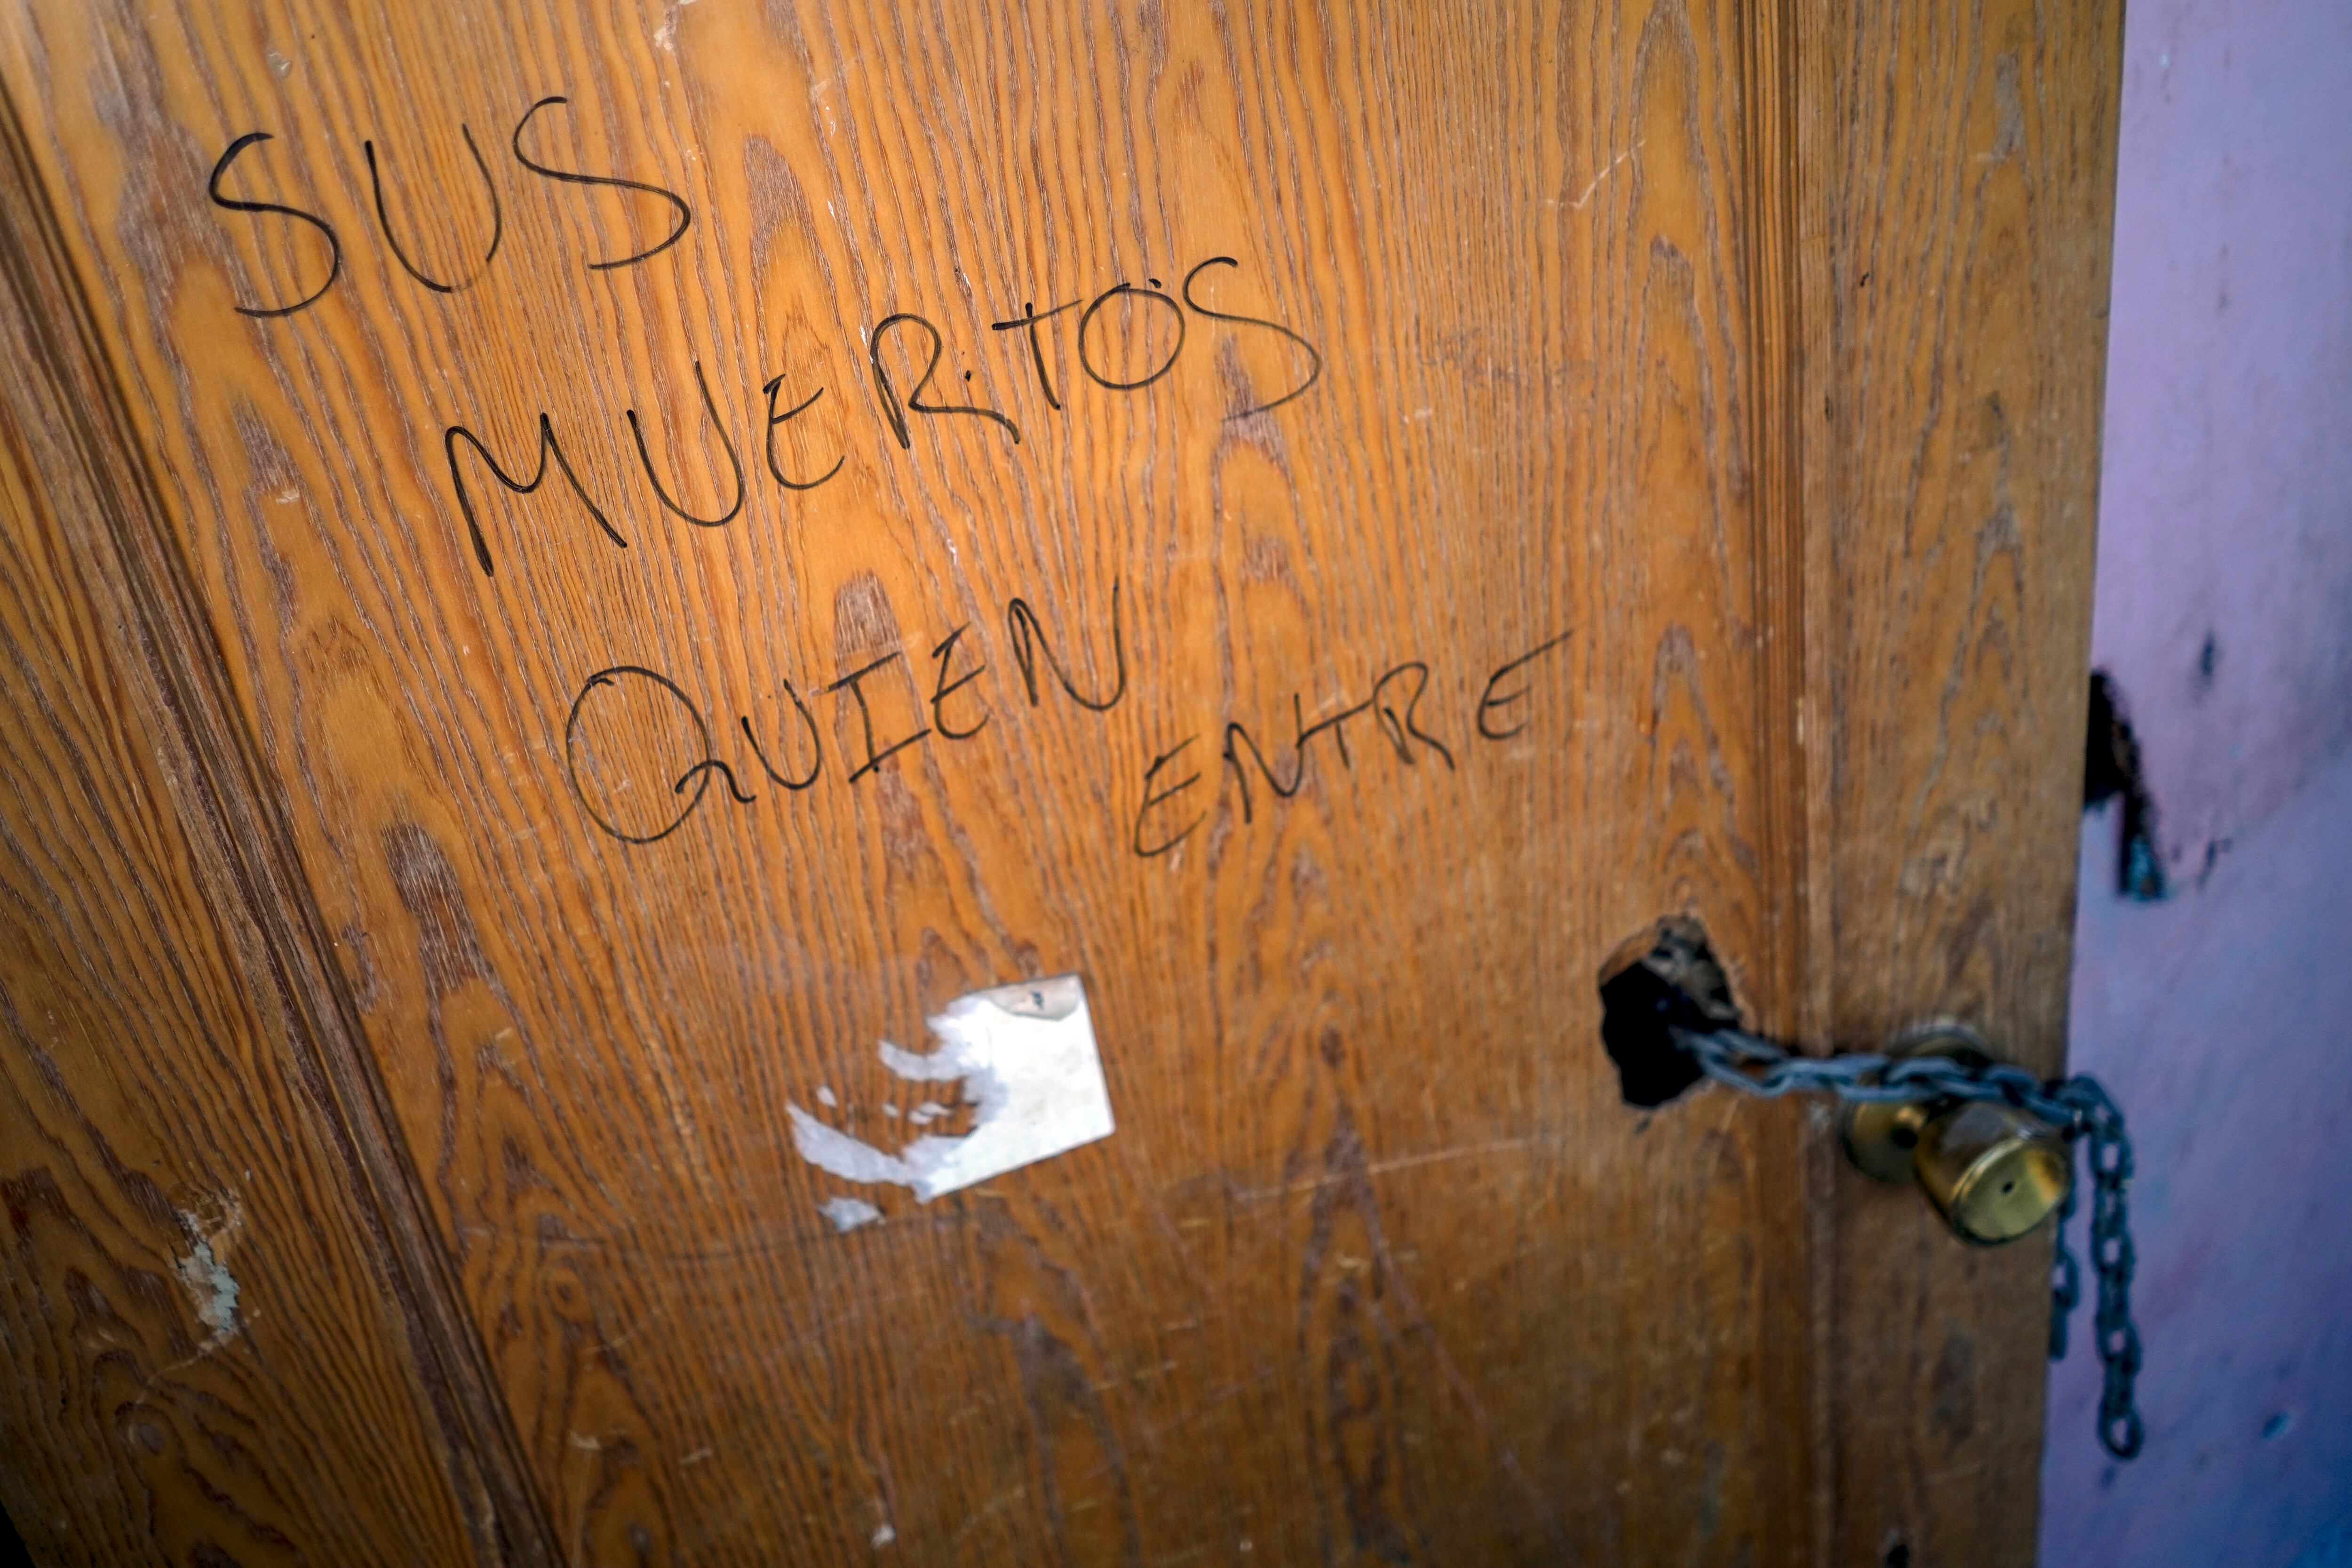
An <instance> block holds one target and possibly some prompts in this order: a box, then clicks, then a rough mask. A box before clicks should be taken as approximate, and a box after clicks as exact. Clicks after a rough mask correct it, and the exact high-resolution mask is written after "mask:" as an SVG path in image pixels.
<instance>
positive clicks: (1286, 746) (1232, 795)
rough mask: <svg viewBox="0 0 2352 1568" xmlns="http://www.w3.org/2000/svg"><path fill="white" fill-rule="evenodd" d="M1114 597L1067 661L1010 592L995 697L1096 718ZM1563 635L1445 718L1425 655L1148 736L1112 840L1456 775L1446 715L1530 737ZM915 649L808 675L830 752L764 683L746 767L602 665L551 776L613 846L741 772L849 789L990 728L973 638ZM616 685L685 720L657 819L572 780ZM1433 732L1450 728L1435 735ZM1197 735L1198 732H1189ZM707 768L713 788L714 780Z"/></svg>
mask: <svg viewBox="0 0 2352 1568" xmlns="http://www.w3.org/2000/svg"><path fill="white" fill-rule="evenodd" d="M1118 606H1119V589H1118V584H1116V583H1114V584H1112V592H1111V609H1110V616H1109V621H1110V625H1109V634H1108V650H1107V651H1106V650H1105V649H1104V647H1102V643H1103V640H1104V639H1102V638H1101V637H1099V636H1097V637H1093V638H1088V637H1083V636H1066V637H1064V638H1063V639H1062V640H1063V642H1064V643H1066V644H1067V645H1068V646H1070V647H1072V648H1074V649H1075V648H1081V647H1082V648H1083V650H1084V651H1083V652H1081V653H1078V654H1077V655H1076V659H1077V660H1078V661H1082V662H1083V663H1085V664H1086V665H1087V669H1085V670H1082V671H1074V670H1072V669H1071V668H1068V667H1067V666H1066V665H1065V663H1064V661H1063V660H1062V658H1060V657H1058V656H1057V655H1056V654H1055V651H1054V650H1055V643H1054V642H1053V641H1052V640H1050V639H1049V637H1048V636H1047V633H1046V630H1045V622H1044V620H1043V619H1042V618H1041V617H1040V616H1038V615H1037V613H1036V611H1035V610H1034V609H1033V608H1032V607H1031V606H1030V605H1029V604H1028V602H1027V601H1026V600H1024V599H1020V598H1015V599H1012V600H1009V601H1008V602H1007V603H1006V605H1005V611H1004V616H1003V637H1004V644H1005V646H1008V647H1010V648H1011V649H1012V650H1013V669H1012V671H1011V674H1010V677H1009V679H1010V681H1011V686H1010V689H1009V691H1008V690H1004V689H1003V684H1004V682H1005V680H1006V679H1007V677H1006V676H1003V675H1000V676H999V677H998V685H999V688H1000V693H999V694H1000V696H1001V697H1005V696H1009V697H1011V698H1013V700H1014V706H1015V710H1016V712H1017V711H1018V710H1019V708H1021V707H1024V706H1025V707H1028V708H1035V707H1038V706H1040V705H1042V704H1044V703H1045V702H1047V701H1049V700H1051V701H1060V702H1067V703H1068V704H1069V705H1070V707H1071V708H1073V709H1075V710H1076V711H1078V712H1080V713H1083V714H1089V715H1094V716H1097V717H1107V716H1108V715H1109V714H1111V713H1112V712H1113V711H1114V710H1117V709H1118V708H1120V707H1121V705H1122V704H1123V703H1124V702H1125V700H1126V699H1127V697H1128V695H1129V680H1128V669H1129V667H1128V662H1127V647H1126V636H1125V631H1124V627H1123V626H1122V624H1121V620H1120V612H1119V607H1118ZM1569 638H1570V634H1568V633H1565V632H1563V633H1560V634H1559V635H1557V636H1554V637H1549V638H1546V639H1545V640H1544V641H1542V642H1540V643H1538V644H1536V645H1535V646H1533V647H1529V648H1528V649H1527V650H1526V651H1525V652H1522V653H1519V654H1517V655H1515V656H1513V657H1511V658H1506V659H1504V660H1502V661H1500V662H1499V663H1496V664H1494V665H1491V666H1488V667H1486V671H1487V673H1486V677H1485V679H1484V680H1483V682H1481V683H1480V684H1479V686H1478V687H1477V689H1476V695H1475V698H1473V699H1471V700H1470V701H1469V706H1468V709H1467V710H1466V712H1465V711H1462V710H1455V712H1456V717H1455V719H1454V721H1453V722H1452V724H1449V723H1448V722H1446V721H1445V720H1444V716H1443V715H1442V714H1441V713H1439V712H1437V711H1435V710H1437V709H1439V708H1440V707H1442V706H1444V700H1443V699H1442V698H1441V695H1440V692H1439V686H1440V682H1439V679H1438V673H1437V668H1436V667H1435V666H1434V665H1433V663H1432V662H1431V661H1429V660H1427V659H1419V658H1412V659H1403V660H1400V661H1398V662H1396V663H1393V664H1391V665H1388V666H1387V667H1385V668H1381V670H1380V672H1379V673H1378V674H1376V675H1373V676H1371V677H1370V679H1369V680H1368V681H1367V682H1366V683H1365V684H1364V685H1363V686H1361V687H1359V688H1358V690H1359V691H1360V693H1361V694H1362V695H1361V696H1360V697H1359V698H1357V699H1355V700H1348V701H1343V702H1342V703H1341V704H1340V705H1339V707H1338V708H1336V709H1333V710H1329V711H1327V712H1324V713H1321V714H1318V715H1317V716H1315V717H1314V718H1313V719H1311V720H1310V719H1309V717H1308V715H1307V708H1306V701H1305V699H1304V697H1303V696H1302V695H1300V694H1299V693H1297V692H1293V693H1292V695H1291V698H1290V701H1289V705H1288V706H1289V713H1288V715H1287V719H1288V722H1287V725H1286V727H1284V728H1283V729H1269V728H1268V727H1266V726H1265V725H1263V724H1260V725H1258V726H1257V727H1256V728H1255V729H1254V728H1253V727H1252V726H1251V725H1250V724H1249V723H1247V722H1244V721H1243V720H1241V719H1239V718H1234V717H1231V716H1228V717H1226V718H1224V719H1223V720H1221V721H1219V722H1218V723H1216V724H1214V725H1213V726H1210V727H1209V728H1208V729H1206V730H1203V731H1194V732H1193V733H1192V734H1188V735H1185V736H1183V737H1182V738H1181V739H1180V740H1178V741H1176V742H1174V743H1173V744H1171V745H1168V746H1165V747H1163V748H1158V749H1156V750H1155V752H1154V754H1153V755H1152V757H1151V760H1150V763H1148V764H1147V765H1146V766H1145V767H1144V769H1143V771H1142V774H1141V776H1140V779H1139V788H1138V790H1137V792H1136V805H1135V808H1134V811H1133V814H1132V816H1129V817H1127V818H1126V819H1125V821H1124V824H1123V827H1122V836H1123V837H1124V840H1125V843H1126V846H1127V847H1128V848H1129V850H1130V851H1131V852H1132V853H1133V854H1134V855H1135V856H1136V857H1137V858H1139V859H1144V860H1156V859H1159V858H1162V857H1164V856H1167V855H1169V854H1171V852H1172V851H1174V850H1175V849H1176V848H1177V847H1178V846H1180V845H1181V844H1183V843H1184V842H1186V841H1187V840H1188V839H1190V838H1191V837H1192V836H1193V835H1194V834H1195V833H1197V832H1198V831H1199V830H1200V829H1201V828H1202V826H1205V825H1206V824H1207V823H1208V822H1209V821H1210V820H1211V819H1212V817H1213V815H1214V814H1215V813H1216V812H1217V811H1219V810H1221V809H1223V810H1229V811H1230V812H1231V813H1232V815H1233V816H1234V818H1236V819H1237V820H1238V823H1239V825H1240V826H1250V825H1253V824H1255V823H1256V822H1257V821H1259V820H1260V819H1261V818H1262V817H1263V816H1265V814H1266V812H1268V811H1269V810H1271V809H1273V808H1274V807H1276V806H1277V805H1281V804H1283V803H1286V802H1289V801H1293V800H1296V799H1297V798H1298V797H1299V796H1300V795H1303V794H1305V793H1306V792H1307V790H1308V789H1309V788H1310V787H1311V786H1312V785H1313V784H1314V783H1315V779H1316V776H1317V774H1316V769H1317V768H1318V766H1321V767H1328V766H1329V765H1330V763H1333V762H1336V763H1337V764H1338V766H1339V768H1340V769H1341V770H1343V771H1346V772H1349V773H1353V772H1355V771H1356V770H1357V769H1358V767H1359V765H1360V764H1363V765H1365V766H1368V767H1369V766H1370V765H1372V764H1374V763H1379V764H1381V768H1382V769H1384V770H1386V771H1385V773H1384V774H1383V775H1382V782H1384V783H1391V784H1392V783H1395V782H1398V781H1402V779H1403V778H1404V777H1406V776H1407V774H1408V772H1409V771H1410V770H1413V769H1418V768H1421V767H1422V766H1423V764H1425V763H1426V764H1434V765H1435V766H1436V767H1437V769H1438V770H1439V771H1440V776H1444V775H1451V774H1454V773H1459V772H1460V770H1461V769H1462V767H1463V766H1464V765H1465V753H1463V752H1461V751H1460V750H1459V749H1458V747H1459V746H1460V745H1462V744H1464V743H1467V742H1464V741H1462V740H1461V739H1460V737H1459V734H1458V731H1454V726H1455V725H1458V726H1460V728H1461V729H1464V730H1466V731H1468V732H1469V734H1471V735H1473V736H1475V737H1476V738H1477V740H1479V741H1483V742H1486V743H1487V744H1488V745H1490V746H1496V745H1502V744H1504V743H1507V742H1511V741H1513V740H1515V739H1517V737H1519V736H1521V735H1523V734H1526V733H1528V731H1530V730H1531V729H1532V728H1533V727H1534V726H1535V725H1536V724H1537V722H1538V717H1539V716H1541V715H1544V714H1547V713H1549V715H1551V716H1552V717H1553V718H1554V719H1555V720H1556V719H1557V717H1558V716H1559V713H1560V712H1561V711H1562V709H1561V701H1562V696H1561V691H1560V687H1561V684H1562V683H1561V682H1560V681H1559V680H1558V679H1546V678H1544V670H1545V668H1546V664H1547V660H1548V659H1549V658H1550V657H1551V656H1554V655H1557V654H1558V653H1559V652H1560V650H1561V649H1563V648H1564V647H1566V646H1567V645H1568V642H1569ZM1024 649H1025V650H1026V651H1024ZM929 657H930V658H931V659H932V660H933V661H934V662H935V664H936V666H937V668H936V671H935V672H934V674H933V676H932V677H931V679H929V689H928V690H926V689H925V687H924V685H923V684H922V683H921V682H919V680H918V679H917V676H916V672H915V671H914V670H913V669H912V668H910V663H911V658H912V656H911V655H910V653H909V650H908V648H906V647H891V648H887V649H883V650H879V651H877V652H876V653H874V654H873V655H872V656H871V657H868V658H864V659H863V660H861V661H860V662H858V663H857V664H856V665H855V667H853V668H845V669H843V670H841V671H839V672H838V673H837V674H835V676H834V677H833V678H832V679H828V680H826V681H824V683H823V684H821V685H819V686H817V687H815V688H814V689H813V690H812V691H811V692H810V694H809V697H814V698H816V699H819V700H829V702H830V703H831V704H832V705H833V712H834V716H835V721H836V724H837V725H838V727H839V728H840V729H841V730H843V731H845V732H846V735H847V740H846V741H845V743H843V744H841V745H839V746H835V745H832V744H829V743H828V742H827V740H826V738H825V726H824V723H822V722H821V721H820V720H819V717H818V713H817V710H816V708H815V707H814V706H813V705H812V703H811V701H810V700H809V697H803V695H802V693H801V689H800V688H799V687H798V686H796V685H795V684H794V683H793V682H792V681H790V680H782V681H780V682H779V685H780V686H781V687H782V701H780V702H777V703H776V704H775V705H774V706H773V708H772V710H771V713H772V715H773V718H780V719H782V723H781V724H778V723H775V722H774V721H773V719H772V718H761V719H759V720H756V721H755V719H754V716H753V715H752V714H751V713H742V714H740V715H738V716H737V718H736V722H735V730H734V731H732V732H733V733H740V735H741V737H742V742H743V745H744V747H745V748H746V750H747V751H748V753H749V761H748V762H745V761H744V760H743V756H742V754H741V753H735V754H732V755H728V754H722V753H721V752H720V750H719V746H718V743H717V742H718V739H719V731H716V730H714V727H713V725H712V723H711V721H710V719H709V717H708V715H707V714H706V713H705V711H704V710H703V708H702V706H701V705H700V704H699V703H698V702H697V701H696V700H695V699H694V697H693V696H692V695H690V694H689V693H688V691H687V690H686V689H685V688H684V687H682V686H680V685H679V684H678V683H677V681H675V680H673V679H670V678H669V677H668V676H667V675H663V674H661V673H660V672H658V671H656V670H654V669H651V668H646V667H645V666H642V665H634V664H622V665H614V666H611V667H610V668H604V669H600V670H598V671H596V672H595V673H594V674H593V675H591V676H589V677H588V678H587V679H586V680H585V681H584V682H583V684H582V686H581V689H580V691H579V694H578V695H577V696H576V697H575V698H574V699H573V700H572V710H571V712H570V714H569V715H568V716H567V718H566V720H565V723H564V731H563V743H564V769H565V778H566V779H567V781H568V782H569V784H570V785H571V787H572V795H573V797H574V798H575V799H576V800H577V801H578V802H579V804H580V806H581V809H582V810H583V812H584V813H585V814H586V815H587V816H588V818H589V820H590V821H591V822H593V824H594V825H595V826H597V827H598V828H600V829H601V830H603V831H604V833H606V834H608V835H610V836H611V837H614V838H616V839H618V840H620V841H621V842H622V843H625V844H630V845H640V846H642V845H648V844H657V843H660V842H661V841H662V840H664V839H666V838H667V837H669V836H670V835H672V834H674V833H676V832H677V830H678V829H679V828H680V827H682V826H685V825H686V823H687V822H688V820H690V819H691V818H692V817H693V816H694V815H695V813H696V812H697V810H698V809H699V808H700V807H701V806H702V805H703V804H704V802H705V801H706V800H713V799H717V800H725V801H729V802H731V803H732V804H734V805H738V806H745V807H749V806H755V805H758V804H759V803H760V801H761V796H760V795H757V794H755V793H754V792H753V791H752V790H751V789H750V788H747V787H746V781H751V782H752V783H756V782H757V781H758V780H759V779H761V778H762V777H764V778H765V779H767V780H768V781H769V782H770V783H771V784H775V785H778V786H780V787H781V788H782V789H783V790H784V791H786V792H787V795H788V796H789V795H798V794H800V793H802V792H803V791H806V790H808V789H811V788H813V787H814V786H815V785H816V784H818V783H819V782H820V781H821V780H822V779H824V778H825V777H827V776H828V773H827V763H828V762H829V761H831V760H833V759H834V757H835V753H836V752H837V753H838V760H839V761H840V763H841V764H842V769H841V771H840V772H838V773H836V774H834V775H831V776H836V777H838V778H839V779H840V780H841V784H842V786H843V787H855V786H857V785H858V784H861V783H862V781H864V780H866V779H869V778H871V777H873V776H874V775H875V774H876V773H878V772H880V771H882V770H884V769H885V768H886V767H888V766H892V765H895V764H896V763H898V760H899V759H900V758H902V757H905V756H908V755H912V754H914V753H915V752H917V751H918V750H919V749H929V748H933V747H936V746H941V745H945V746H950V747H953V746H958V745H961V744H963V743H965V742H971V741H972V740H974V739H975V738H976V737H978V736H979V735H981V734H982V732H983V731H990V730H991V729H992V727H993V721H995V720H996V719H997V718H998V717H999V716H1000V710H999V709H998V707H997V705H996V703H994V702H992V701H991V700H990V699H989V696H988V694H987V686H986V684H985V678H987V677H988V676H989V675H990V674H991V672H992V671H995V670H997V669H998V668H1000V667H999V666H998V665H997V664H996V663H995V662H994V661H993V660H992V658H990V657H989V639H988V637H986V636H984V635H983V634H982V632H981V631H980V630H979V629H978V628H977V627H976V626H974V625H973V624H972V623H970V622H966V623H964V624H962V625H960V626H956V627H954V628H953V629H952V630H950V632H949V633H948V634H947V635H946V636H945V637H941V638H940V639H939V641H938V642H937V643H935V644H933V645H932V647H931V648H930V656H929ZM1106 665H1108V667H1109V668H1111V669H1112V670H1114V671H1115V672H1116V673H1115V674H1113V675H1112V676H1111V677H1110V678H1109V679H1108V680H1106V679H1104V677H1103V673H1102V672H1103V668H1104V667H1105V666H1106ZM1081 677H1083V679H1081ZM1456 689H1458V688H1456ZM1057 690H1058V693H1059V695H1058V697H1056V695H1055V693H1056V691H1057ZM632 693H635V694H637V695H639V696H641V697H642V696H651V697H653V698H655V699H656V700H658V701H660V702H661V703H662V704H663V705H665V706H670V707H674V708H676V709H677V710H678V711H679V712H681V713H683V714H684V715H685V716H686V719H687V721H688V725H687V728H686V729H685V730H683V731H678V733H679V735H680V736H681V737H683V740H682V743H678V744H676V745H674V747H673V754H671V755H669V756H667V758H666V759H664V760H661V761H659V762H658V763H656V764H654V766H653V770H652V772H653V776H654V777H655V778H656V780H657V782H658V783H659V784H660V785H661V786H662V789H661V790H657V791H656V792H655V798H656V799H661V798H664V796H663V791H666V792H667V799H668V800H669V801H670V802H672V803H673V804H672V805H670V806H668V807H667V808H666V810H667V814H666V815H664V816H661V817H660V819H659V820H658V821H657V822H650V823H638V824H635V825H626V824H624V823H623V822H622V821H621V820H620V815H619V811H618V807H617V802H616V800H615V799H614V798H613V797H612V796H610V795H606V794H604V793H603V792H602V791H600V790H599V789H598V788H597V787H595V786H594V783H593V780H591V779H590V778H587V777H584V776H583V768H582V766H581V753H580V747H581V742H580V731H581V725H582V721H583V717H584V716H589V715H590V714H591V713H592V710H593V705H594V704H596V703H597V702H598V701H600V700H614V699H615V698H620V697H625V696H628V695H630V694H632ZM1506 715H1507V722H1506V721H1505V717H1504V716H1506ZM1351 727H1352V728H1351ZM1449 733H1452V734H1454V738H1451V739H1449V738H1448V737H1449ZM1014 734H1015V737H1016V738H1015V739H1014V740H1013V742H1011V743H1013V744H1018V743H1019V741H1018V738H1017V735H1018V731H1017V728H1016V731H1014ZM1212 736H1214V737H1215V740H1214V743H1213V745H1211V744H1204V742H1209V741H1210V740H1211V737H1212ZM763 737H764V738H763ZM638 738H639V739H641V740H642V739H643V738H644V737H643V736H642V735H640V736H639V737H638ZM1318 759H1328V760H1321V761H1318ZM714 778H715V779H717V780H718V781H719V783H720V784H721V785H723V792H713V791H712V789H711V787H710V785H711V781H712V780H713V779H714ZM638 798H639V799H643V798H644V797H643V796H639V797H638Z"/></svg>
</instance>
